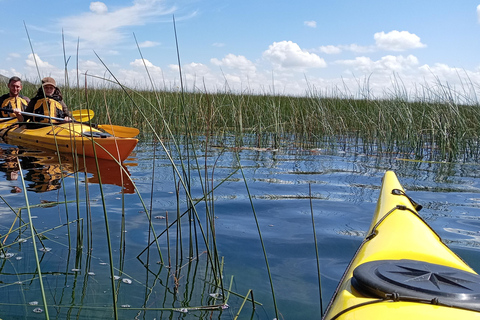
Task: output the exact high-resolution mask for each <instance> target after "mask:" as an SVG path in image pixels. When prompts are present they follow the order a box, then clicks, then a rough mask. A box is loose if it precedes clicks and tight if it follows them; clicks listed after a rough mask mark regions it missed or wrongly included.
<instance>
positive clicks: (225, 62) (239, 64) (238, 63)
mask: <svg viewBox="0 0 480 320" xmlns="http://www.w3.org/2000/svg"><path fill="white" fill-rule="evenodd" d="M210 62H211V63H213V64H214V65H216V66H220V67H227V68H231V69H237V70H240V71H245V72H255V71H256V67H255V64H253V62H251V61H250V60H248V59H247V58H245V57H244V56H236V55H234V54H231V53H229V54H227V55H226V56H225V57H224V58H223V59H222V60H218V59H217V58H213V59H210Z"/></svg>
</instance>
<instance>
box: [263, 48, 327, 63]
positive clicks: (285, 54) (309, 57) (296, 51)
mask: <svg viewBox="0 0 480 320" xmlns="http://www.w3.org/2000/svg"><path fill="white" fill-rule="evenodd" d="M263 58H264V59H266V60H268V61H270V62H271V63H272V64H273V65H275V66H277V67H279V68H285V69H307V68H324V67H326V66H327V64H326V62H325V60H323V59H322V58H320V57H319V56H318V55H316V54H314V53H310V52H308V51H306V50H303V49H301V48H300V46H299V45H298V44H296V43H294V42H292V41H281V42H274V43H273V44H271V45H270V46H269V47H268V49H267V50H266V51H264V52H263Z"/></svg>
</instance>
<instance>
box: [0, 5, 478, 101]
mask: <svg viewBox="0 0 480 320" xmlns="http://www.w3.org/2000/svg"><path fill="white" fill-rule="evenodd" d="M0 6H1V7H2V23H1V24H0V39H1V43H3V44H2V50H0V74H2V75H5V76H7V77H10V76H14V75H16V76H20V77H21V78H22V79H27V80H29V81H32V82H36V83H39V81H40V79H41V78H42V77H45V76H52V77H54V78H55V79H56V80H57V82H58V83H60V84H63V83H65V79H66V76H65V74H66V72H65V70H67V73H68V79H69V82H70V84H71V85H76V84H77V81H79V82H80V85H81V86H83V85H84V83H85V81H86V82H87V85H88V86H93V85H107V84H108V82H107V81H105V80H101V79H105V78H106V79H110V80H112V79H113V78H116V79H117V80H118V81H119V82H120V83H122V84H123V85H125V86H128V87H131V88H134V89H155V90H163V89H167V90H179V87H180V81H179V79H180V74H181V75H182V79H183V86H184V88H185V89H186V90H189V91H201V92H205V91H208V92H233V93H241V94H243V93H248V94H281V95H294V96H305V95H311V94H315V95H334V96H339V95H348V96H354V97H360V98H361V97H364V96H366V95H368V96H369V97H375V98H382V97H391V96H392V95H393V96H403V95H407V96H408V97H431V96H434V95H436V94H438V93H439V92H445V91H444V90H445V88H447V90H448V92H454V93H455V94H458V95H459V96H468V97H469V98H472V99H473V97H476V95H477V94H478V93H479V92H480V87H479V86H480V0H476V1H472V0H456V1H454V0H448V1H446V0H402V1H385V0H365V1H358V0H310V1H306V0H295V1H287V0H283V1H282V0H275V1H273V0H236V1H234V0H208V1H205V0H178V1H171V0H115V1H94V2H89V1H79V0H68V1H65V0H50V1H48V2H46V1H38V0H22V1H18V0H17V1H13V0H0ZM175 30H176V32H175ZM177 44H178V46H177ZM177 49H178V52H177ZM66 61H67V62H66ZM179 65H180V66H181V68H179ZM65 66H66V67H65ZM147 70H148V72H147ZM180 72H181V73H180ZM85 74H86V75H87V76H85ZM150 79H151V81H150ZM108 85H109V86H111V84H108Z"/></svg>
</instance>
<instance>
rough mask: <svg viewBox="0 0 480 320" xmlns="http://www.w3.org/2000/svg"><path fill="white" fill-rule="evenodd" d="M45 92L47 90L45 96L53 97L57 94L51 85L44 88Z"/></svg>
mask: <svg viewBox="0 0 480 320" xmlns="http://www.w3.org/2000/svg"><path fill="white" fill-rule="evenodd" d="M43 90H45V94H46V95H47V96H51V95H53V93H54V92H55V87H54V86H52V85H51V84H47V85H44V86H43Z"/></svg>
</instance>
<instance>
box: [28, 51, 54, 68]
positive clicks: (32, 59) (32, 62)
mask: <svg viewBox="0 0 480 320" xmlns="http://www.w3.org/2000/svg"><path fill="white" fill-rule="evenodd" d="M25 63H26V64H27V66H28V67H31V68H36V67H37V66H38V67H39V68H40V69H47V70H50V71H52V70H55V69H56V67H55V66H53V65H51V64H50V63H48V62H46V61H43V60H42V59H40V57H39V56H38V55H37V54H35V56H34V55H33V54H32V53H30V54H29V55H28V58H27V60H25Z"/></svg>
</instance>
